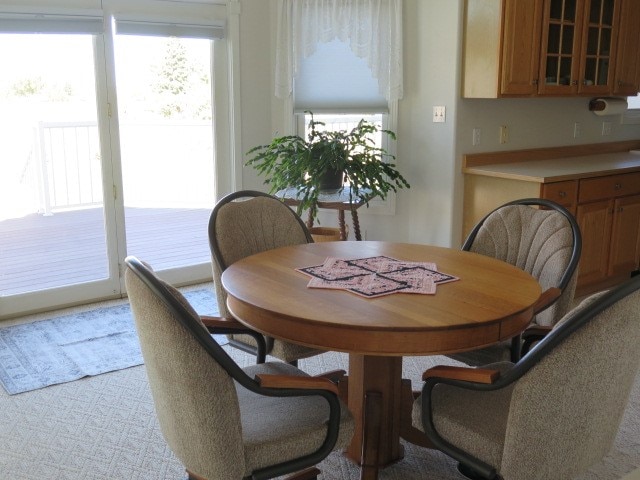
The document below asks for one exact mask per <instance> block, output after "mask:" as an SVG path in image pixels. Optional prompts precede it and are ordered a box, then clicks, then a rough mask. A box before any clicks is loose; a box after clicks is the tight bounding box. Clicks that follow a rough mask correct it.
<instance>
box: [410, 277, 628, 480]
mask: <svg viewBox="0 0 640 480" xmlns="http://www.w3.org/2000/svg"><path fill="white" fill-rule="evenodd" d="M639 343H640V277H636V278H633V279H632V280H629V281H628V282H627V283H625V284H623V285H621V286H619V287H617V288H615V289H614V290H611V291H608V292H600V293H597V294H595V295H592V296H590V297H588V298H587V299H586V300H584V301H583V302H582V303H581V304H580V305H579V306H577V307H576V308H575V309H573V310H572V311H570V312H569V313H568V314H567V315H565V316H564V317H563V318H562V319H561V320H560V322H558V323H557V324H556V325H555V327H554V328H553V329H552V331H551V332H550V333H549V334H548V335H547V336H546V337H545V338H544V339H542V340H541V341H540V342H539V343H537V344H536V346H535V347H533V348H532V350H531V351H530V352H529V353H528V354H526V355H525V356H524V357H522V359H521V360H520V361H519V362H518V363H516V364H512V363H510V362H499V363H495V364H490V365H486V366H484V367H482V368H469V367H452V366H439V367H434V368H432V369H430V370H427V371H426V372H425V374H424V376H423V378H424V379H425V380H426V381H425V383H424V386H423V388H422V394H421V395H420V397H419V398H418V399H417V400H416V402H415V403H414V408H413V424H414V426H415V427H417V428H419V429H422V430H423V431H424V432H425V433H426V435H427V437H428V438H429V439H430V440H431V442H432V443H433V444H434V445H435V446H436V448H439V449H440V450H442V451H443V452H445V453H446V454H447V455H450V456H451V457H453V458H454V459H456V460H458V462H460V463H459V469H460V470H461V471H462V472H463V473H465V475H467V476H470V477H471V478H486V479H492V478H497V477H498V475H499V476H500V478H503V479H504V480H509V479H523V478H526V479H532V480H536V479H558V480H561V479H562V480H564V479H568V478H575V477H576V476H577V475H579V474H580V473H582V472H583V471H585V470H586V469H588V468H589V467H590V466H591V465H592V464H594V463H596V462H598V461H600V460H601V459H602V458H603V457H604V456H605V455H606V454H607V453H608V451H609V450H610V448H611V446H612V445H613V441H614V438H615V436H616V433H617V431H618V427H619V425H620V421H621V419H622V415H623V412H624V409H625V406H626V404H627V401H628V399H629V394H630V391H631V388H632V385H633V382H634V380H635V378H636V375H637V374H638V371H639V368H640V349H639V348H638V344H639Z"/></svg>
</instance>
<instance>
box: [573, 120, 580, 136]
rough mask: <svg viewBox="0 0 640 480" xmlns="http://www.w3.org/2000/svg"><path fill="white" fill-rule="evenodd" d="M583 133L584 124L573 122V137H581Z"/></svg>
mask: <svg viewBox="0 0 640 480" xmlns="http://www.w3.org/2000/svg"><path fill="white" fill-rule="evenodd" d="M580 135H582V125H580V123H578V122H576V123H574V124H573V138H579V137H580Z"/></svg>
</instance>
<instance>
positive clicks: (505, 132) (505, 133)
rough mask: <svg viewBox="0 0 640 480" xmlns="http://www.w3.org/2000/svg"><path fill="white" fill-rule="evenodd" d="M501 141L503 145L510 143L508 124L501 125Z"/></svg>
mask: <svg viewBox="0 0 640 480" xmlns="http://www.w3.org/2000/svg"><path fill="white" fill-rule="evenodd" d="M500 143H501V144H502V145H504V144H505V143H509V129H508V128H507V126H506V125H501V126H500Z"/></svg>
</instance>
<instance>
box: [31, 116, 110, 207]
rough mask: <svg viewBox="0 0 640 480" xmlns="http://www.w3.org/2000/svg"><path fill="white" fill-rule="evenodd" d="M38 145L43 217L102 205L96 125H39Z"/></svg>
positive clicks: (71, 123)
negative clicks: (58, 211) (64, 210)
mask: <svg viewBox="0 0 640 480" xmlns="http://www.w3.org/2000/svg"><path fill="white" fill-rule="evenodd" d="M36 141H37V149H36V152H37V154H36V168H37V174H38V175H37V176H38V183H39V188H38V194H39V203H40V205H39V211H40V212H41V213H43V214H44V215H51V214H52V213H53V212H54V211H55V210H61V209H70V208H78V207H88V206H91V205H100V204H102V182H101V173H100V168H101V162H100V141H99V136H98V124H97V123H96V122H90V121H89V122H39V123H38V127H37V134H36Z"/></svg>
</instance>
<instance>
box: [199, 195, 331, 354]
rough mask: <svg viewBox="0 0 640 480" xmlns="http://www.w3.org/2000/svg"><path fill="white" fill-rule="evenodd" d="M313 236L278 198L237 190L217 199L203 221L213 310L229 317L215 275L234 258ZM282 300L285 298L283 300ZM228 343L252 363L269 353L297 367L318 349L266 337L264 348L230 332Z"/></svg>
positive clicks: (247, 337) (302, 241)
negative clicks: (253, 357) (206, 230)
mask: <svg viewBox="0 0 640 480" xmlns="http://www.w3.org/2000/svg"><path fill="white" fill-rule="evenodd" d="M311 242H313V239H312V238H311V234H310V233H309V231H308V230H307V227H306V226H305V225H304V223H303V222H302V220H301V219H300V217H298V215H297V214H296V213H295V212H294V211H293V210H291V209H290V208H289V207H288V206H286V205H285V204H284V203H283V202H282V201H281V200H279V199H278V198H276V197H274V196H272V195H269V194H266V193H263V192H257V191H251V190H243V191H238V192H235V193H231V194H229V195H227V196H225V197H224V198H222V199H221V200H220V201H219V202H218V203H217V204H216V206H215V207H214V209H213V211H212V212H211V217H210V219H209V245H210V247H211V255H212V266H213V283H214V287H215V290H216V297H217V300H218V308H219V309H220V315H221V316H222V317H223V318H229V319H230V318H233V317H232V315H231V312H229V310H228V309H227V293H226V292H225V290H224V288H223V287H222V283H221V281H220V277H221V275H222V272H224V271H225V269H226V268H227V267H229V266H230V265H231V264H233V263H234V262H237V261H238V260H241V259H243V258H244V257H247V256H249V255H253V254H256V253H260V252H263V251H266V250H270V249H274V248H279V247H286V246H289V245H298V244H302V243H311ZM283 301H286V299H283ZM228 337H229V344H230V345H231V346H233V347H236V348H239V349H241V350H244V351H246V352H250V353H254V354H256V356H257V363H261V362H264V361H265V354H269V355H271V356H273V357H276V358H278V359H280V360H283V361H284V362H287V363H291V364H292V365H297V361H298V360H299V359H302V358H307V357H311V356H313V355H317V354H319V353H323V352H322V351H320V350H316V349H314V348H310V347H305V346H302V345H296V344H293V343H289V342H284V341H281V340H278V339H274V338H272V337H266V339H265V340H266V341H265V344H266V345H265V348H266V349H265V350H264V351H263V350H262V348H260V345H259V344H256V340H255V337H251V336H248V335H242V334H240V335H238V334H230V335H228Z"/></svg>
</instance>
